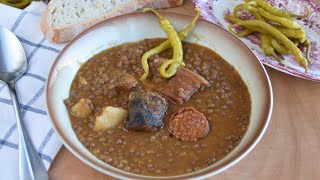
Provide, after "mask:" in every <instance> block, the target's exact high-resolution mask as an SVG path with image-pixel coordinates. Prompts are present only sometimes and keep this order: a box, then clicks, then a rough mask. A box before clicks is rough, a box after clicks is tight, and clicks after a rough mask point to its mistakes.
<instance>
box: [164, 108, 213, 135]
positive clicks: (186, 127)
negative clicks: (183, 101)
mask: <svg viewBox="0 0 320 180" xmlns="http://www.w3.org/2000/svg"><path fill="white" fill-rule="evenodd" d="M168 130H169V132H170V133H171V134H172V135H173V136H175V137H176V138H178V139H180V140H182V141H196V140H198V139H201V138H204V137H205V136H206V135H207V134H208V132H209V123H208V120H207V119H206V117H205V116H204V115H203V114H202V113H201V112H199V111H198V110H196V109H195V108H193V107H185V108H182V109H180V110H179V111H178V112H177V113H175V114H173V115H172V116H171V119H170V121H169V125H168Z"/></svg>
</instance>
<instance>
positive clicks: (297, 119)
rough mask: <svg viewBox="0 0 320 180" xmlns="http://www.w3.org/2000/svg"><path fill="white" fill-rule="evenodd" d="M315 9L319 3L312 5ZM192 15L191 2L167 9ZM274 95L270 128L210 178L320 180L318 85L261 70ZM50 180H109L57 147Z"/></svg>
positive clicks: (319, 93) (319, 1) (318, 0)
mask: <svg viewBox="0 0 320 180" xmlns="http://www.w3.org/2000/svg"><path fill="white" fill-rule="evenodd" d="M315 2H316V3H317V4H320V0H315ZM168 10H169V11H176V12H185V13H191V12H193V4H192V2H191V0H185V3H184V5H183V6H181V7H178V8H172V9H168ZM267 71H268V73H269V75H270V78H271V82H272V86H273V92H274V109H273V114H272V119H271V124H270V125H269V127H268V130H267V132H266V134H265V135H264V137H263V138H262V140H261V141H260V143H259V144H258V145H257V146H256V148H255V149H254V150H253V151H252V152H251V153H250V154H249V155H248V156H247V157H246V158H244V159H243V160H242V161H240V162H239V163H238V164H236V165H235V166H233V167H231V168H230V169H229V170H227V171H225V172H223V173H221V174H219V175H217V176H215V177H212V178H210V179H232V180H235V179H259V180H261V179H268V180H269V179H283V180H286V179H288V180H289V179H290V180H293V179H306V180H307V179H308V180H309V179H310V180H311V179H312V180H316V179H320V83H315V82H311V81H307V80H303V79H299V78H295V77H293V76H289V75H286V74H284V73H281V72H278V71H276V70H273V69H271V68H268V67H267ZM49 174H50V178H51V179H52V180H64V179H66V180H69V179H76V180H81V179H85V180H87V179H95V180H100V179H104V180H110V179H113V178H111V177H110V176H107V175H104V174H101V173H99V172H97V171H95V170H94V169H92V168H91V167H89V166H87V165H86V164H84V163H83V162H81V161H80V160H78V159H77V158H76V157H75V156H73V155H72V154H71V153H70V152H69V151H68V150H67V149H66V148H65V147H62V148H61V150H60V152H59V153H58V155H57V156H56V158H55V159H54V161H53V164H52V166H51V168H50V169H49Z"/></svg>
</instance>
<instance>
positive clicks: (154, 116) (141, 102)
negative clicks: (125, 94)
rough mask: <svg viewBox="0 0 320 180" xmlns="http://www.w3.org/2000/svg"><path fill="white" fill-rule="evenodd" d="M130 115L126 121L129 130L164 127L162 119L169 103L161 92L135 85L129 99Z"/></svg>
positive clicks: (151, 129) (149, 129)
mask: <svg viewBox="0 0 320 180" xmlns="http://www.w3.org/2000/svg"><path fill="white" fill-rule="evenodd" d="M127 107H128V110H129V115H128V118H127V121H126V128H127V129H128V130H136V131H155V130H156V129H157V128H161V127H163V122H162V119H163V117H164V115H165V113H166V111H167V108H168V103H167V101H166V99H165V98H163V97H162V96H161V95H160V94H158V93H155V92H151V91H144V90H142V89H141V88H140V87H134V88H133V89H132V90H131V91H130V95H129V101H128V105H127Z"/></svg>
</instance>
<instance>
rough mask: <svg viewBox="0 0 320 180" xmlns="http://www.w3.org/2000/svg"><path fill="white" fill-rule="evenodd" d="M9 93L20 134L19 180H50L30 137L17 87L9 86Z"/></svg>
mask: <svg viewBox="0 0 320 180" xmlns="http://www.w3.org/2000/svg"><path fill="white" fill-rule="evenodd" d="M9 91H10V95H11V98H12V102H13V107H14V111H15V116H16V118H17V127H18V133H19V179H20V180H48V179H49V177H48V173H47V170H46V168H45V166H44V164H43V162H42V160H41V159H40V157H39V155H38V152H37V151H36V150H35V148H34V147H33V145H32V142H31V140H30V138H29V136H28V133H27V131H26V128H25V126H24V123H23V122H22V117H21V114H20V109H19V103H18V99H17V95H16V90H15V85H14V84H13V83H12V84H9Z"/></svg>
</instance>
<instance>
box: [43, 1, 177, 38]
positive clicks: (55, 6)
mask: <svg viewBox="0 0 320 180" xmlns="http://www.w3.org/2000/svg"><path fill="white" fill-rule="evenodd" d="M182 3H183V0H51V1H50V3H49V5H48V7H47V9H46V11H45V13H44V15H43V17H42V20H41V30H42V32H43V34H44V36H45V37H46V38H47V39H48V40H49V41H51V42H55V43H57V42H66V41H69V40H71V39H72V38H73V37H75V36H76V35H77V34H79V33H80V32H82V31H83V30H85V29H87V28H88V27H91V26H93V25H94V24H97V23H99V22H101V21H103V20H105V19H108V18H111V17H114V16H118V15H122V14H126V13H130V12H133V11H136V10H138V9H141V8H143V7H150V8H154V9H162V8H170V7H175V6H179V5H181V4H182Z"/></svg>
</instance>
